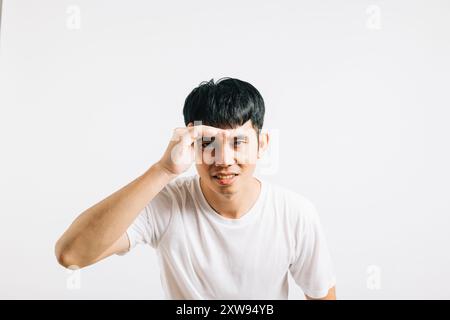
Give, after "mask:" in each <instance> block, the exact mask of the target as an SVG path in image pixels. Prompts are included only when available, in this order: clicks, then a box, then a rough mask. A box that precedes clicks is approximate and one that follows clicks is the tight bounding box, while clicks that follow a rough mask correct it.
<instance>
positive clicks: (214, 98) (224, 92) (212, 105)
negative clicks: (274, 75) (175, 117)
mask: <svg viewBox="0 0 450 320" xmlns="http://www.w3.org/2000/svg"><path fill="white" fill-rule="evenodd" d="M264 111H265V107H264V99H263V97H262V96H261V94H260V93H259V91H258V90H257V89H256V88H255V87H254V86H252V85H251V84H250V83H248V82H245V81H242V80H239V79H234V78H221V79H219V80H218V81H216V82H215V83H214V80H213V79H211V80H210V81H203V82H201V83H200V85H199V86H198V87H197V88H195V89H194V90H192V92H191V93H190V94H189V95H188V96H187V97H186V100H185V102H184V108H183V115H184V122H185V124H186V125H188V124H189V123H190V122H192V123H193V124H194V121H201V122H202V124H203V125H209V126H213V127H217V128H222V129H232V128H236V127H238V126H242V125H243V124H244V123H246V122H247V121H248V120H251V121H252V125H253V128H254V129H255V130H256V132H257V133H259V132H260V130H261V129H262V126H263V122H264Z"/></svg>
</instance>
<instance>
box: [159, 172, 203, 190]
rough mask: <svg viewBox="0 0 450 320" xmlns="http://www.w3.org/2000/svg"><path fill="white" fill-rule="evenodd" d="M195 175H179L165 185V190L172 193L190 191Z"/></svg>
mask: <svg viewBox="0 0 450 320" xmlns="http://www.w3.org/2000/svg"><path fill="white" fill-rule="evenodd" d="M196 179H197V175H187V176H179V177H177V178H175V179H174V180H172V181H171V182H169V183H168V184H167V185H166V186H165V188H164V189H165V190H167V191H169V192H173V193H183V194H185V193H191V192H192V190H193V188H194V184H195V182H196Z"/></svg>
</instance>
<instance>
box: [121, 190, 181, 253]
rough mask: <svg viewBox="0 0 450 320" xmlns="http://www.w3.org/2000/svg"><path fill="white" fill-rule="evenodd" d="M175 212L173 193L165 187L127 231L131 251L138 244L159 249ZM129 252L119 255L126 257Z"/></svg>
mask: <svg viewBox="0 0 450 320" xmlns="http://www.w3.org/2000/svg"><path fill="white" fill-rule="evenodd" d="M172 211H173V197H172V196H171V191H170V190H169V189H168V188H167V187H165V188H164V189H162V190H161V191H160V192H159V193H158V194H157V195H156V196H155V197H154V198H153V199H152V200H151V201H150V202H149V203H148V204H147V205H146V206H145V207H144V209H142V210H141V212H140V213H139V215H138V216H137V217H136V219H135V220H134V221H133V223H132V224H131V225H130V226H129V227H128V229H127V230H126V234H127V236H128V240H129V242H130V250H129V251H131V249H133V248H134V247H136V245H138V244H148V245H150V246H151V247H153V248H157V246H158V244H159V241H160V240H161V238H162V237H163V236H164V234H165V232H166V230H167V228H168V226H169V223H170V220H171V216H172ZM129 251H125V252H122V253H120V254H118V255H125V254H127V253H128V252H129Z"/></svg>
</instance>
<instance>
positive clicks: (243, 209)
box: [200, 177, 261, 219]
mask: <svg viewBox="0 0 450 320" xmlns="http://www.w3.org/2000/svg"><path fill="white" fill-rule="evenodd" d="M200 188H201V189H202V192H203V195H204V196H205V198H206V201H208V203H209V205H210V206H211V207H212V208H213V209H214V210H215V211H216V212H217V213H218V214H220V215H221V216H223V217H225V218H229V219H239V218H240V217H242V216H243V215H245V214H246V213H247V212H248V211H249V210H250V209H251V208H252V207H253V205H254V204H255V202H256V200H257V199H258V197H259V194H260V192H261V183H260V182H259V181H258V180H257V179H256V178H254V177H253V178H252V180H251V181H250V182H249V185H248V186H245V187H244V188H242V189H243V190H242V191H240V192H236V193H234V194H230V195H226V194H225V195H224V194H219V193H216V192H214V191H212V190H210V189H209V188H208V187H206V186H203V185H202V182H201V179H200Z"/></svg>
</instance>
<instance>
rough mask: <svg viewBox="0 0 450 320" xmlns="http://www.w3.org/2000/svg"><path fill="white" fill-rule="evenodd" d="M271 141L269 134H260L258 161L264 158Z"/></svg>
mask: <svg viewBox="0 0 450 320" xmlns="http://www.w3.org/2000/svg"><path fill="white" fill-rule="evenodd" d="M269 140H270V137H269V133H267V132H261V133H260V134H259V148H258V159H260V158H261V157H262V156H263V154H264V152H266V150H267V148H268V147H269Z"/></svg>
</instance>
